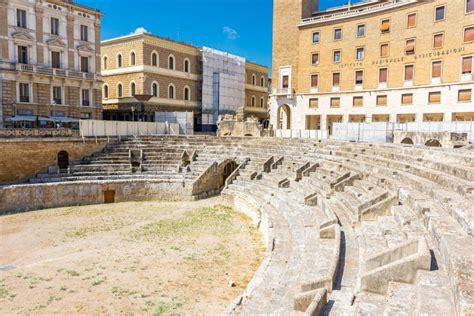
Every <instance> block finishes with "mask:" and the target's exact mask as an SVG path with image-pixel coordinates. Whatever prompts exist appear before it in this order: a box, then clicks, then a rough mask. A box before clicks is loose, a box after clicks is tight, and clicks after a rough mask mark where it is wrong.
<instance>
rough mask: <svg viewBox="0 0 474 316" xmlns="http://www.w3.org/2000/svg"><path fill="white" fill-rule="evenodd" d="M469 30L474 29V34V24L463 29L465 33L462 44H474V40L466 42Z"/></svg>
mask: <svg viewBox="0 0 474 316" xmlns="http://www.w3.org/2000/svg"><path fill="white" fill-rule="evenodd" d="M468 29H472V31H473V32H474V24H471V25H466V26H464V27H463V33H462V42H463V44H470V43H474V38H473V40H471V41H466V30H468Z"/></svg>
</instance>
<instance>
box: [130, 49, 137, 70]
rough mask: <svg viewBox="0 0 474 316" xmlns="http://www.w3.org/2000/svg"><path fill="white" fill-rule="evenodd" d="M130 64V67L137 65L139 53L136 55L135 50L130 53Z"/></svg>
mask: <svg viewBox="0 0 474 316" xmlns="http://www.w3.org/2000/svg"><path fill="white" fill-rule="evenodd" d="M128 64H129V65H130V66H136V65H137V53H135V51H134V50H131V51H130V54H129V61H128Z"/></svg>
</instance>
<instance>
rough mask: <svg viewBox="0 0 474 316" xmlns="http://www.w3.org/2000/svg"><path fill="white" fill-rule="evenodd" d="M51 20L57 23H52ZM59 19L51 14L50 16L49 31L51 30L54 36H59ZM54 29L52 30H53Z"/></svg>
mask: <svg viewBox="0 0 474 316" xmlns="http://www.w3.org/2000/svg"><path fill="white" fill-rule="evenodd" d="M53 21H57V23H56V22H55V23H53ZM60 23H61V22H60V20H59V19H58V18H57V17H54V16H52V17H51V18H50V28H51V29H50V32H51V35H54V36H59V30H60ZM53 31H54V32H53Z"/></svg>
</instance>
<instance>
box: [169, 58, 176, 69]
mask: <svg viewBox="0 0 474 316" xmlns="http://www.w3.org/2000/svg"><path fill="white" fill-rule="evenodd" d="M174 66H175V64H174V56H173V55H170V57H168V69H171V70H174V68H175V67H174Z"/></svg>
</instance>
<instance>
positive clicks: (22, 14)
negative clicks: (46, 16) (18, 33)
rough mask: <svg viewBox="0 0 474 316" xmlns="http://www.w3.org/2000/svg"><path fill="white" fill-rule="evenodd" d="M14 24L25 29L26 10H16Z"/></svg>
mask: <svg viewBox="0 0 474 316" xmlns="http://www.w3.org/2000/svg"><path fill="white" fill-rule="evenodd" d="M16 26H18V27H21V28H24V29H26V28H27V26H28V24H27V21H26V11H25V10H21V9H17V10H16Z"/></svg>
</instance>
